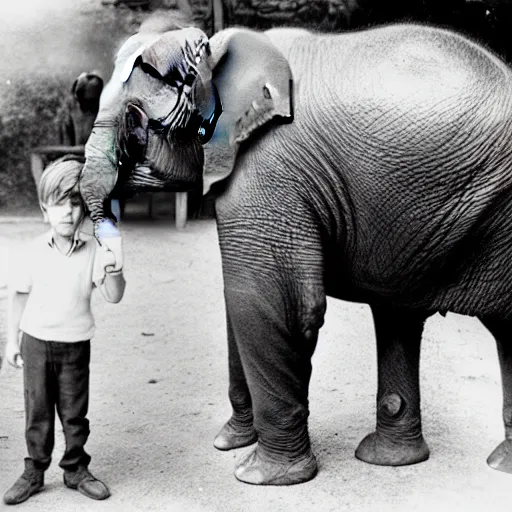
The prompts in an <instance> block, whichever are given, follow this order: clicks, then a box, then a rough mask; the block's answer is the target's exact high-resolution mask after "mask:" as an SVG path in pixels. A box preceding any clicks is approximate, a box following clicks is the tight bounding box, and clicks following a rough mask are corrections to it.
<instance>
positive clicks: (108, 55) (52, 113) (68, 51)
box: [0, 0, 512, 214]
mask: <svg viewBox="0 0 512 512" xmlns="http://www.w3.org/2000/svg"><path fill="white" fill-rule="evenodd" d="M167 18H176V19H179V20H180V21H181V22H182V23H186V24H189V23H190V24H192V23H193V24H195V25H198V26H200V27H201V28H203V30H205V31H206V32H207V33H208V34H209V35H211V34H212V33H214V32H215V31H216V30H219V29H220V28H223V27H227V26H232V25H245V26H249V27H254V28H262V29H265V28H270V27H273V26H283V25H286V26H303V27H309V28H313V29H318V30H322V31H332V32H341V31H346V30H359V29H361V28H365V27H368V26H374V25H379V24H384V23H389V22H393V21H415V22H421V23H429V24H434V25H439V26H444V27H450V28H452V29H454V30H457V31H460V32H462V33H464V34H466V35H468V36H469V37H472V38H474V39H476V40H478V41H480V42H481V43H482V44H484V45H486V46H487V47H488V48H490V49H492V50H493V51H494V52H495V53H497V54H498V55H500V56H501V57H502V58H503V59H504V60H506V61H507V62H509V63H510V62H512V40H511V37H510V36H509V32H510V28H509V27H510V24H511V23H512V0H407V1H403V0H400V1H399V0H388V1H386V0H47V1H44V2H43V1H42V0H2V1H1V2H0V19H2V22H3V23H2V36H1V38H0V213H3V214H15V213H16V214H19V213H23V212H24V211H33V210H34V208H35V207H36V205H37V203H36V186H35V183H34V179H33V175H32V172H31V160H30V155H31V151H32V150H33V148H35V147H38V146H41V145H49V144H50V145H51V144H58V143H59V133H58V132H59V126H58V123H59V120H58V112H59V109H60V108H61V107H62V104H63V102H64V99H65V98H66V97H67V96H69V94H70V91H71V88H72V84H73V82H74V80H75V78H76V77H77V76H78V75H79V74H80V73H82V72H84V71H94V72H95V73H97V74H98V75H100V76H101V77H102V78H103V79H104V80H105V82H106V81H107V80H108V78H109V76H110V73H111V70H112V67H113V58H114V55H115V53H116V50H117V48H118V47H119V46H120V44H121V43H122V42H123V41H124V40H125V39H126V38H127V37H128V36H130V35H131V34H133V33H135V32H136V31H137V30H139V28H140V27H141V25H142V24H146V26H155V27H156V26H158V24H159V23H161V22H162V20H165V19H167Z"/></svg>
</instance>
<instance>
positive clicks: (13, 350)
mask: <svg viewBox="0 0 512 512" xmlns="http://www.w3.org/2000/svg"><path fill="white" fill-rule="evenodd" d="M5 358H6V359H7V362H8V363H9V364H10V365H11V366H14V367H15V368H22V367H23V359H22V358H21V354H20V346H19V344H18V343H17V342H16V341H8V342H7V345H6V346H5Z"/></svg>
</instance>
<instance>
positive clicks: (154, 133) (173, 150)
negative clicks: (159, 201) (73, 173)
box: [81, 28, 292, 225]
mask: <svg viewBox="0 0 512 512" xmlns="http://www.w3.org/2000/svg"><path fill="white" fill-rule="evenodd" d="M290 88H291V73H290V69H289V67H288V63H287V61H286V60H285V58H284V57H283V56H282V55H281V54H280V53H279V52H278V50H277V49H276V48H275V47H274V46H273V45H272V44H271V43H270V41H269V39H268V38H266V37H265V36H264V35H263V34H258V33H256V32H252V31H249V30H241V29H229V30H226V31H222V32H219V33H218V34H217V35H215V36H214V37H213V38H211V40H208V38H207V37H206V35H205V34H204V33H203V32H202V31H201V30H199V29H197V28H186V29H181V30H175V31H170V32H165V33H163V34H156V33H139V34H136V35H135V36H132V37H131V38H130V39H129V40H128V41H127V42H126V43H125V44H124V45H123V46H122V48H121V49H120V51H119V53H118V56H117V60H116V63H115V67H114V73H113V75H112V78H111V80H110V81H109V83H108V84H107V86H106V87H105V89H104V91H103V94H102V97H101V102H100V110H99V113H98V117H97V119H96V123H95V125H94V129H93V132H92V134H91V136H90V138H89V140H88V142H87V145H86V164H85V166H84V170H83V173H82V177H81V192H82V195H83V198H84V200H85V202H86V204H87V206H88V208H89V210H90V214H91V218H92V220H93V222H94V223H95V224H96V225H97V224H98V223H99V222H100V221H102V220H104V219H105V216H106V214H107V212H106V201H105V200H106V199H107V197H108V196H109V194H110V193H111V191H112V190H113V188H114V187H115V186H117V187H121V188H129V189H133V190H141V189H154V190H155V189H165V190H176V191H186V190H189V189H192V188H194V187H195V186H197V184H200V183H201V182H202V179H203V167H204V151H203V145H204V144H206V143H208V142H209V141H210V139H211V141H210V142H209V144H207V147H211V148H214V151H215V147H217V146H222V147H224V148H228V149H229V155H230V156H231V157H234V155H235V154H236V148H237V147H238V145H239V144H240V142H242V141H243V140H245V139H247V138H248V137H249V136H250V134H251V133H252V132H253V131H254V130H255V129H256V128H258V127H260V126H262V125H263V124H265V123H267V122H268V121H270V120H271V119H272V118H276V117H279V118H283V119H286V120H288V121H290V120H291V118H292V106H291V89H290ZM221 113H222V116H221ZM219 116H220V121H219ZM217 121H219V122H218V123H217ZM212 137H213V138H212ZM225 174H226V173H225V172H224V173H220V174H219V175H218V176H217V177H216V178H214V179H213V180H212V181H215V180H216V179H221V178H223V177H224V175H225Z"/></svg>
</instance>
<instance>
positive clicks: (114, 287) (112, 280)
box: [99, 270, 126, 303]
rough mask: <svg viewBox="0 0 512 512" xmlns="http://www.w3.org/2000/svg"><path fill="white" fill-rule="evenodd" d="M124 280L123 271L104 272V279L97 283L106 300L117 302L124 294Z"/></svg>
mask: <svg viewBox="0 0 512 512" xmlns="http://www.w3.org/2000/svg"><path fill="white" fill-rule="evenodd" d="M125 287H126V281H125V279H124V275H123V271H122V270H118V271H116V272H105V279H104V280H103V283H101V284H100V285H99V289H100V291H101V294H102V295H103V297H105V300H107V301H108V302H113V303H117V302H119V301H120V300H121V299H122V298H123V295H124V289H125Z"/></svg>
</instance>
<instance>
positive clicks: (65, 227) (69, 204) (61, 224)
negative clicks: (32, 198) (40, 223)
mask: <svg viewBox="0 0 512 512" xmlns="http://www.w3.org/2000/svg"><path fill="white" fill-rule="evenodd" d="M44 209H45V212H46V218H47V219H48V222H49V223H50V226H51V227H52V229H53V231H54V232H55V233H56V234H58V235H60V236H62V237H65V238H70V237H72V236H73V235H74V234H75V231H76V230H77V228H78V226H79V225H80V223H81V222H82V219H83V217H84V208H83V205H82V201H81V199H80V196H79V195H78V194H73V195H70V196H69V197H65V198H63V199H60V200H58V201H54V202H53V201H52V202H50V203H48V204H46V205H45V206H44Z"/></svg>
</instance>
